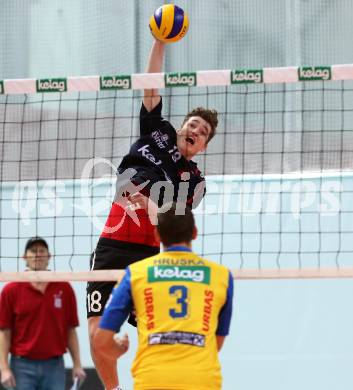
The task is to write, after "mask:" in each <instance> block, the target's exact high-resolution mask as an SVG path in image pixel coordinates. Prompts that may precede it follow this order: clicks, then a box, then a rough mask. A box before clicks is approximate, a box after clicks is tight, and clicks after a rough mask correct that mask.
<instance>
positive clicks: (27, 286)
mask: <svg viewBox="0 0 353 390" xmlns="http://www.w3.org/2000/svg"><path fill="white" fill-rule="evenodd" d="M23 258H24V260H25V262H26V264H27V268H28V270H30V271H45V270H47V267H48V262H49V259H50V253H49V248H48V244H47V242H46V241H45V240H44V239H43V238H41V237H33V238H31V239H29V240H28V242H27V244H26V247H25V253H24V256H23ZM77 326H78V317H77V306H76V298H75V294H74V291H73V289H72V287H71V286H70V284H69V283H66V282H55V283H46V282H34V283H29V282H13V283H8V284H6V285H5V287H4V288H3V290H2V291H1V295H0V373H1V383H2V385H3V386H5V387H7V388H8V387H10V388H15V389H18V390H63V389H64V388H65V369H64V359H63V355H64V353H65V352H66V349H68V350H69V351H70V354H71V357H72V361H73V377H77V378H79V379H80V380H82V379H84V378H85V376H86V374H85V372H84V370H83V369H82V367H81V362H80V353H79V344H78V338H77V333H76V329H75V328H76V327H77ZM9 353H11V359H10V366H9V362H8V355H9Z"/></svg>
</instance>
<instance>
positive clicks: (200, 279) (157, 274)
mask: <svg viewBox="0 0 353 390" xmlns="http://www.w3.org/2000/svg"><path fill="white" fill-rule="evenodd" d="M147 275H148V282H149V283H154V282H174V281H180V282H195V283H204V284H210V269H209V267H172V266H169V265H159V266H154V267H148V270H147Z"/></svg>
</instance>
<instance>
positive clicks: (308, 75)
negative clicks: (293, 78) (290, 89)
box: [298, 66, 332, 81]
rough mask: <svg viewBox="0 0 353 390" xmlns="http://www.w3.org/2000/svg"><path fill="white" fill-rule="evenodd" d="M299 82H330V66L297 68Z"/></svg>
mask: <svg viewBox="0 0 353 390" xmlns="http://www.w3.org/2000/svg"><path fill="white" fill-rule="evenodd" d="M298 78H299V80H300V81H318V80H331V78H332V70H331V67H330V66H303V67H301V68H298Z"/></svg>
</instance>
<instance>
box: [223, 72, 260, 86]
mask: <svg viewBox="0 0 353 390" xmlns="http://www.w3.org/2000/svg"><path fill="white" fill-rule="evenodd" d="M263 81H264V77H263V70H262V69H235V70H232V71H231V72H230V82H231V84H257V83H262V82H263Z"/></svg>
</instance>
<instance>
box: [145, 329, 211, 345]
mask: <svg viewBox="0 0 353 390" xmlns="http://www.w3.org/2000/svg"><path fill="white" fill-rule="evenodd" d="M148 344H149V345H158V344H187V345H194V346H196V347H204V346H205V336H204V335H202V334H198V333H192V332H162V333H152V334H150V335H149V336H148Z"/></svg>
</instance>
